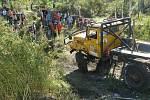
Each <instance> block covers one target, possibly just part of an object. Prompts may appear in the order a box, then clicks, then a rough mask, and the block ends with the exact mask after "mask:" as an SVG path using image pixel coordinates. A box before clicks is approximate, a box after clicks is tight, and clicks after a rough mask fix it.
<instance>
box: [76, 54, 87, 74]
mask: <svg viewBox="0 0 150 100" xmlns="http://www.w3.org/2000/svg"><path fill="white" fill-rule="evenodd" d="M75 58H76V62H77V64H78V68H79V71H80V72H82V73H86V72H88V69H87V58H86V57H85V55H84V54H82V53H80V52H77V53H76V55H75Z"/></svg>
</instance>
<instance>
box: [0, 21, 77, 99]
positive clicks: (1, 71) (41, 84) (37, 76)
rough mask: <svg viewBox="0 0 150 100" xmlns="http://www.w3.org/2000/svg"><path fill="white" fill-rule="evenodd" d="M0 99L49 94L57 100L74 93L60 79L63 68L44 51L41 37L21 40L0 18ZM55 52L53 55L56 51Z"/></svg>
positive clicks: (67, 97) (36, 97)
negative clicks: (34, 39)
mask: <svg viewBox="0 0 150 100" xmlns="http://www.w3.org/2000/svg"><path fill="white" fill-rule="evenodd" d="M0 24H1V27H0V67H1V68H0V99H1V100H10V99H11V100H30V99H38V98H39V97H42V96H45V95H48V96H50V97H53V98H55V99H56V98H57V99H65V100H66V99H71V98H73V97H75V96H74V94H72V93H71V92H70V91H71V89H70V86H69V85H68V84H67V83H66V82H65V81H64V80H63V72H62V69H61V68H60V67H59V66H58V65H57V62H56V60H53V59H52V58H50V57H51V56H53V55H54V54H49V55H51V56H47V54H46V53H44V52H43V47H44V46H45V45H46V42H44V37H43V38H42V39H41V40H40V42H39V44H36V43H33V42H29V41H28V39H27V38H26V37H24V38H23V39H20V38H19V37H18V36H17V35H15V33H13V32H12V31H11V30H10V29H9V28H8V27H6V26H5V23H4V21H2V20H1V21H0ZM55 55H56V54H55Z"/></svg>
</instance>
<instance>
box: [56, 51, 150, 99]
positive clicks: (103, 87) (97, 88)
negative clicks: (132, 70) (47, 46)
mask: <svg viewBox="0 0 150 100" xmlns="http://www.w3.org/2000/svg"><path fill="white" fill-rule="evenodd" d="M58 61H59V62H60V64H61V65H62V66H63V69H64V71H65V76H66V79H67V81H68V83H69V84H70V85H71V86H72V88H73V90H74V92H75V93H76V94H78V95H79V96H80V98H81V100H95V99H96V100H149V99H148V98H150V94H149V93H148V92H145V93H139V92H135V91H132V90H130V89H128V88H127V86H126V85H125V83H124V82H123V81H121V80H118V79H114V78H105V77H102V76H100V75H98V74H95V73H87V74H82V73H80V72H79V71H78V68H77V65H76V64H75V60H74V54H70V53H69V51H68V50H64V53H63V56H62V57H60V58H59V59H58Z"/></svg>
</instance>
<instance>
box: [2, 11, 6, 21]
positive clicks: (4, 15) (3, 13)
mask: <svg viewBox="0 0 150 100" xmlns="http://www.w3.org/2000/svg"><path fill="white" fill-rule="evenodd" d="M2 15H3V17H4V18H5V19H6V18H7V11H6V9H3V12H2Z"/></svg>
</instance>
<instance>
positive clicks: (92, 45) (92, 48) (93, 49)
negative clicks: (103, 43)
mask: <svg viewBox="0 0 150 100" xmlns="http://www.w3.org/2000/svg"><path fill="white" fill-rule="evenodd" d="M87 37H88V52H89V54H90V55H93V56H95V57H98V56H99V50H98V49H99V46H98V45H99V41H98V29H97V28H90V29H88V31H87Z"/></svg>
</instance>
